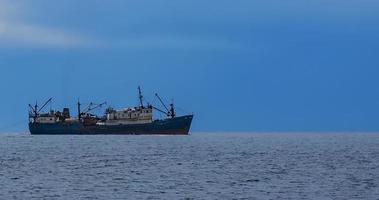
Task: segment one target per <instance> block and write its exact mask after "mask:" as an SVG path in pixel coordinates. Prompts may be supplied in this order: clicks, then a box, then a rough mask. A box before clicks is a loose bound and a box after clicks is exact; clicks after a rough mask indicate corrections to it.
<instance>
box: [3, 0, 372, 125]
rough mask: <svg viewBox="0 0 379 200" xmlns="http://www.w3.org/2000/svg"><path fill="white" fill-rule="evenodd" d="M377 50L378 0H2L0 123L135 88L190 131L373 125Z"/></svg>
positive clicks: (128, 95) (128, 101) (119, 102)
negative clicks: (187, 121) (168, 104)
mask: <svg viewBox="0 0 379 200" xmlns="http://www.w3.org/2000/svg"><path fill="white" fill-rule="evenodd" d="M378 52H379V2H378V1H375V0H334V1H330V0H317V1H316V0H308V1H304V0H291V1H282V0H276V1H275V0H264V1H263V0H262V1H254V0H246V1H220V0H219V1H215V0H209V1H200V0H192V1H168V0H156V1H144V0H141V1H125V0H123V1H121V0H120V1H117V0H111V1H100V0H83V1H74V0H66V1H47V0H34V1H26V0H25V1H23V0H20V1H11V0H8V1H7V0H0V69H1V73H0V90H1V94H2V98H1V100H0V101H1V105H0V109H1V111H2V114H1V115H0V130H2V131H26V130H27V124H26V123H27V104H28V103H33V102H34V101H35V100H38V101H39V102H41V101H43V100H44V99H47V98H48V97H54V103H53V105H52V106H53V107H57V108H61V107H63V106H70V107H71V108H72V109H74V104H75V101H76V99H77V98H80V99H81V100H82V101H83V102H90V101H95V102H96V101H97V102H101V101H105V100H106V101H107V102H109V103H110V104H111V105H113V106H115V107H118V108H120V107H123V106H127V105H135V104H137V98H136V97H137V95H136V87H137V86H138V85H141V86H142V87H143V90H144V93H145V96H146V99H147V100H148V101H150V102H152V103H158V102H157V101H156V100H155V99H154V92H159V93H161V95H162V96H164V97H165V99H166V100H167V101H169V100H170V99H171V98H174V100H175V102H176V104H177V106H178V107H180V108H181V109H180V110H179V111H181V112H182V113H185V112H194V113H195V115H196V117H195V121H194V126H193V130H194V131H378V130H379V123H378V122H379V87H378V86H379V79H378V74H379V57H378ZM73 112H74V110H73Z"/></svg>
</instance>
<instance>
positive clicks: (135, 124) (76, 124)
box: [29, 87, 193, 135]
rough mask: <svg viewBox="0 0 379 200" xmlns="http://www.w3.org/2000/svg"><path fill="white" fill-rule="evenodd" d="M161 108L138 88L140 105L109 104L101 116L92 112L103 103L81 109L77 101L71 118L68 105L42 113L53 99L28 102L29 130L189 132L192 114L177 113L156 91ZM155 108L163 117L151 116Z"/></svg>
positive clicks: (44, 132) (36, 132)
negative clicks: (149, 101)
mask: <svg viewBox="0 0 379 200" xmlns="http://www.w3.org/2000/svg"><path fill="white" fill-rule="evenodd" d="M155 96H156V97H157V98H158V100H159V102H160V103H161V104H162V106H163V108H162V109H161V108H158V107H156V106H153V105H152V104H150V103H147V104H146V105H145V104H144V97H143V95H142V92H141V88H140V87H138V99H139V105H138V106H134V107H127V108H123V109H119V110H116V109H114V108H112V107H108V108H107V109H106V110H105V114H104V115H103V116H98V115H95V114H93V113H92V112H93V111H94V110H95V109H99V108H102V107H103V106H104V105H106V102H104V103H100V104H95V103H90V104H88V105H87V106H86V107H84V108H83V109H82V106H83V105H82V104H81V103H80V102H79V101H78V103H77V116H76V117H72V116H71V114H70V109H69V108H63V110H62V112H61V111H56V110H52V109H51V110H50V111H49V112H41V111H43V109H44V108H45V107H46V106H47V105H48V104H49V103H51V102H52V98H50V99H49V100H47V101H46V102H45V103H44V104H43V105H42V106H39V105H38V104H37V103H36V104H35V105H34V106H32V105H30V104H29V131H30V133H31V134H32V135H96V134H101V135H188V134H189V131H190V128H191V123H192V119H193V114H189V115H183V116H177V115H176V111H175V107H174V103H170V104H169V106H166V104H165V103H164V102H163V100H162V98H161V97H160V96H159V95H158V94H157V93H156V94H155ZM154 111H158V112H160V113H163V114H164V115H165V118H163V119H153V114H154Z"/></svg>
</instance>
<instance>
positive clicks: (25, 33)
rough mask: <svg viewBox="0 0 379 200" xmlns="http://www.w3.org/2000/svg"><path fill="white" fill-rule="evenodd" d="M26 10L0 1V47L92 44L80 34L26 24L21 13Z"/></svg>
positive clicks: (9, 2) (60, 46)
mask: <svg viewBox="0 0 379 200" xmlns="http://www.w3.org/2000/svg"><path fill="white" fill-rule="evenodd" d="M26 11H27V10H26V9H25V8H24V7H22V6H20V5H18V4H16V3H11V1H4V0H0V45H1V46H3V45H6V46H33V47H55V48H72V47H85V46H90V45H91V44H93V43H94V42H93V41H91V39H89V38H88V37H85V36H83V35H80V34H75V33H71V32H68V31H63V30H61V29H58V28H51V27H46V26H42V25H35V24H30V23H26V22H24V21H23V20H22V16H21V13H25V12H26Z"/></svg>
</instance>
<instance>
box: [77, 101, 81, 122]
mask: <svg viewBox="0 0 379 200" xmlns="http://www.w3.org/2000/svg"><path fill="white" fill-rule="evenodd" d="M80 105H81V104H80V101H79V99H78V120H79V121H80V119H81V118H82V115H81V112H80Z"/></svg>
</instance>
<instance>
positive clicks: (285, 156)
mask: <svg viewBox="0 0 379 200" xmlns="http://www.w3.org/2000/svg"><path fill="white" fill-rule="evenodd" d="M0 199H6V200H8V199H258V200H261V199H263V200H264V199H295V200H298V199H333V200H335V199H337V200H338V199H341V200H342V199H343V200H345V199H379V133H192V134H191V135H189V136H105V135H98V136H34V135H29V134H6V133H4V134H0Z"/></svg>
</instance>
